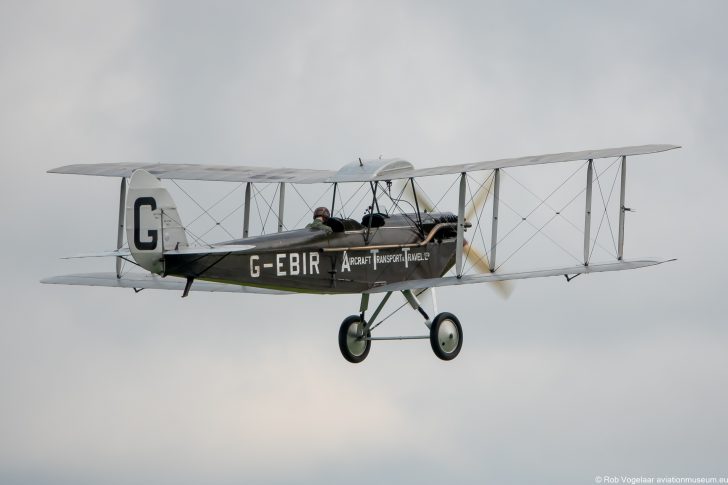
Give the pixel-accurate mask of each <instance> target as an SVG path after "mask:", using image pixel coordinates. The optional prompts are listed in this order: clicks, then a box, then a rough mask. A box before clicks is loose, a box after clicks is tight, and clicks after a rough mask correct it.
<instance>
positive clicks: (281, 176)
mask: <svg viewBox="0 0 728 485" xmlns="http://www.w3.org/2000/svg"><path fill="white" fill-rule="evenodd" d="M140 168H142V169H144V170H146V171H147V172H149V173H151V174H153V175H155V176H156V177H157V178H160V179H178V180H210V181H221V182H260V183H269V182H289V183H296V184H314V183H319V182H326V180H327V179H328V178H329V177H331V176H332V175H334V174H335V173H336V172H334V171H332V170H310V169H303V168H266V167H246V166H238V165H199V164H189V163H151V164H150V163H125V162H123V163H90V164H78V165H66V166H64V167H58V168H54V169H52V170H49V171H48V173H68V174H76V175H100V176H104V177H131V174H132V173H133V172H134V170H137V169H140Z"/></svg>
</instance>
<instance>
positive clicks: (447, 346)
mask: <svg viewBox="0 0 728 485" xmlns="http://www.w3.org/2000/svg"><path fill="white" fill-rule="evenodd" d="M430 345H431V346H432V351H433V352H434V353H435V355H436V356H437V357H438V358H440V359H442V360H453V359H454V358H455V357H457V356H458V354H459V353H460V349H461V348H463V327H462V326H461V325H460V320H458V318H457V317H456V316H455V315H453V314H452V313H447V312H443V313H440V314H438V315H437V316H436V317H435V319H434V320H433V321H432V325H431V326H430Z"/></svg>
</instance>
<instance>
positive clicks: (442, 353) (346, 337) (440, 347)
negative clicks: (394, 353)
mask: <svg viewBox="0 0 728 485" xmlns="http://www.w3.org/2000/svg"><path fill="white" fill-rule="evenodd" d="M431 291H433V294H432V300H433V307H434V308H435V311H434V313H437V300H436V298H435V295H434V289H432V290H431ZM421 293H422V292H420V294H421ZM402 294H403V295H404V297H405V299H406V300H407V302H408V303H409V304H410V306H411V307H412V308H413V309H414V310H417V311H418V312H419V313H420V315H422V316H423V317H424V319H425V325H427V327H429V329H430V332H429V335H415V336H406V337H372V336H371V332H372V331H373V330H374V329H375V328H377V327H378V326H379V325H381V324H382V323H384V321H385V320H387V319H388V318H389V317H390V316H392V315H393V314H394V313H396V311H397V310H395V311H394V312H392V313H390V314H389V315H388V316H386V317H385V318H383V319H381V320H377V317H378V316H379V313H380V312H381V311H382V309H383V308H384V305H385V304H386V303H387V300H389V297H390V296H391V295H392V292H387V294H386V295H384V298H382V300H381V301H380V302H379V305H377V308H376V309H375V310H374V313H372V315H371V317H369V318H368V319H366V318H365V314H366V311H367V309H368V307H369V295H368V294H366V293H364V294H362V300H361V305H360V307H359V311H360V314H359V315H351V316H350V317H346V319H344V321H343V322H341V327H339V350H341V355H343V356H344V358H345V359H346V360H348V361H349V362H352V363H354V364H358V363H359V362H361V361H363V360H364V359H366V358H367V355H369V350H370V349H371V346H372V340H414V339H429V340H430V345H431V346H432V351H433V352H434V353H435V355H436V356H437V357H438V358H440V359H442V360H453V359H454V358H455V357H457V356H458V354H459V353H460V349H461V348H462V347H463V327H462V326H461V325H460V321H459V320H458V318H457V317H456V316H455V315H453V314H452V313H447V312H443V313H438V314H437V316H435V318H434V319H433V320H432V321H430V317H429V316H428V315H427V312H425V310H424V309H423V308H422V306H421V305H420V302H419V301H418V300H417V296H416V295H415V294H414V293H412V292H411V291H410V290H404V291H403V292H402ZM400 308H402V307H400Z"/></svg>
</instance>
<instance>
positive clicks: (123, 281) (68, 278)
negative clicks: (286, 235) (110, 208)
mask: <svg viewBox="0 0 728 485" xmlns="http://www.w3.org/2000/svg"><path fill="white" fill-rule="evenodd" d="M40 282H41V283H46V284H53V285H78V286H107V287H113V288H136V289H142V288H143V289H155V290H178V291H180V292H182V291H184V289H185V283H186V282H185V280H184V279H183V278H175V277H174V276H167V277H166V278H162V277H161V276H157V275H154V274H151V273H127V274H125V275H123V276H122V277H121V278H117V277H116V273H83V274H71V275H64V276H52V277H50V278H45V279H42V280H41V281H40ZM190 290H191V291H209V292H213V293H215V292H223V293H258V294H266V295H290V294H292V293H289V292H287V291H279V290H269V289H266V288H254V287H251V286H238V285H228V284H225V283H212V282H209V281H201V280H195V281H194V283H192V287H191V288H190Z"/></svg>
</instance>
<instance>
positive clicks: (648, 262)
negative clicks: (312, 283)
mask: <svg viewBox="0 0 728 485" xmlns="http://www.w3.org/2000/svg"><path fill="white" fill-rule="evenodd" d="M668 261H674V260H672V259H668V260H665V259H655V258H643V259H633V260H629V261H615V262H611V263H590V264H589V266H583V265H579V266H570V267H565V268H553V269H543V270H536V271H521V272H516V273H493V274H480V275H469V276H463V277H462V278H457V277H455V276H448V277H444V278H430V279H422V280H412V281H403V282H401V283H391V284H388V285H383V286H378V287H376V288H372V289H371V290H369V291H367V293H383V292H387V291H403V290H414V289H419V288H435V287H438V286H456V285H472V284H476V283H492V282H494V281H506V280H525V279H529V278H544V277H547V276H564V275H578V274H586V273H601V272H605V271H623V270H627V269H637V268H644V267H646V266H654V265H656V264H661V263H666V262H668Z"/></svg>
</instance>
